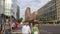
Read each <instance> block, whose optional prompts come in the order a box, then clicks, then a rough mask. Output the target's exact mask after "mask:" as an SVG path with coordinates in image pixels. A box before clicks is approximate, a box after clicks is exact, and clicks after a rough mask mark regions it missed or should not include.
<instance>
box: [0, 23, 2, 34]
mask: <svg viewBox="0 0 60 34" xmlns="http://www.w3.org/2000/svg"><path fill="white" fill-rule="evenodd" d="M0 34H2V23H1V24H0Z"/></svg>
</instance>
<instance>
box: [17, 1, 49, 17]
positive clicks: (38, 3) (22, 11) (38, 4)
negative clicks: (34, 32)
mask: <svg viewBox="0 0 60 34" xmlns="http://www.w3.org/2000/svg"><path fill="white" fill-rule="evenodd" d="M48 1H49V0H18V5H19V6H20V17H23V18H24V17H25V16H24V15H25V10H26V8H27V7H30V8H31V13H33V12H34V11H37V10H38V9H39V8H41V7H42V6H44V5H45V4H46V3H47V2H48Z"/></svg>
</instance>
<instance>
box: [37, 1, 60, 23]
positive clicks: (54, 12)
mask: <svg viewBox="0 0 60 34" xmlns="http://www.w3.org/2000/svg"><path fill="white" fill-rule="evenodd" d="M38 14H39V15H38V19H40V18H45V21H50V22H58V21H59V20H60V15H59V14H60V0H51V1H50V2H48V3H47V4H46V5H44V6H43V7H42V8H40V9H39V10H38ZM49 19H50V20H49Z"/></svg>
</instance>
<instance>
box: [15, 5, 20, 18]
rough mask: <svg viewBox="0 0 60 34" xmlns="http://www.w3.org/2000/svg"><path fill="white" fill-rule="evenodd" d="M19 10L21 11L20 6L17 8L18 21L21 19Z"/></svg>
mask: <svg viewBox="0 0 60 34" xmlns="http://www.w3.org/2000/svg"><path fill="white" fill-rule="evenodd" d="M19 9H20V8H19V6H17V13H16V17H17V19H19V18H20V10H19Z"/></svg>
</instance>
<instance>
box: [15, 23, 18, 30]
mask: <svg viewBox="0 0 60 34" xmlns="http://www.w3.org/2000/svg"><path fill="white" fill-rule="evenodd" d="M18 27H19V23H18V22H16V23H15V29H16V30H17V29H18Z"/></svg>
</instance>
